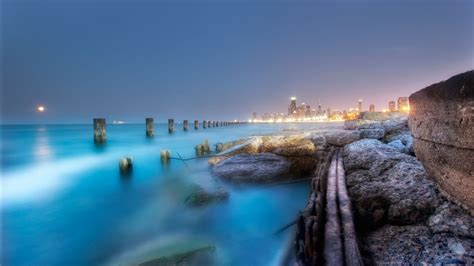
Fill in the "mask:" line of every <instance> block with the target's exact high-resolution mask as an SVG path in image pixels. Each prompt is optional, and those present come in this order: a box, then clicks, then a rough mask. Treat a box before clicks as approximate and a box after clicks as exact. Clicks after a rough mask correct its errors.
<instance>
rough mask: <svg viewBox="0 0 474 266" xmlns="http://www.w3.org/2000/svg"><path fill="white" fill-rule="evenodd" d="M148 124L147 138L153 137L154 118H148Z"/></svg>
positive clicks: (146, 121)
mask: <svg viewBox="0 0 474 266" xmlns="http://www.w3.org/2000/svg"><path fill="white" fill-rule="evenodd" d="M145 123H146V136H147V137H153V118H150V117H148V118H146V119H145Z"/></svg>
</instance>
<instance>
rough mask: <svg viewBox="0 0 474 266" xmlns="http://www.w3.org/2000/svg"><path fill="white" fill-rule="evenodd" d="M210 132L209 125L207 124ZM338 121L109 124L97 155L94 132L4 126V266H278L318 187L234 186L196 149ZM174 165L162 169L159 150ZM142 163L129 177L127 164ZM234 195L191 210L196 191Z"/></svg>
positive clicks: (88, 129)
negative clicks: (172, 258) (188, 254)
mask: <svg viewBox="0 0 474 266" xmlns="http://www.w3.org/2000/svg"><path fill="white" fill-rule="evenodd" d="M200 126H201V125H200ZM328 126H334V123H323V122H319V123H273V124H272V123H269V124H262V123H260V124H254V123H248V124H240V125H230V126H226V127H214V128H207V129H202V128H199V129H198V130H194V128H193V127H192V125H190V129H189V131H187V132H185V131H183V130H182V125H181V124H176V125H175V132H174V133H172V134H169V133H168V131H167V125H166V124H159V123H158V124H155V136H154V137H152V138H149V137H146V136H145V124H144V123H143V124H119V125H117V124H110V125H107V142H106V143H105V144H103V145H96V144H94V141H93V128H92V124H83V125H79V124H78V125H2V126H0V129H1V190H0V192H1V197H0V200H1V202H0V203H1V232H0V233H1V249H0V250H1V253H0V257H1V265H139V264H140V263H142V262H145V261H148V260H151V259H154V258H157V257H160V256H167V255H171V254H176V253H180V252H183V251H188V250H193V249H196V248H200V247H206V246H212V247H214V255H215V260H216V265H278V264H279V263H280V262H281V261H282V260H283V258H284V257H285V254H286V252H287V250H288V246H289V245H291V241H292V237H293V232H294V228H292V227H290V228H289V229H287V230H283V231H281V232H278V231H279V229H281V228H283V227H285V225H288V224H290V223H291V222H292V221H294V220H295V218H296V217H297V214H298V212H299V211H300V210H302V209H303V208H304V206H305V204H306V202H307V199H308V193H309V183H308V182H300V183H294V184H286V185H250V184H230V183H227V182H223V181H222V180H220V179H219V178H217V177H215V176H213V174H212V168H211V166H210V165H209V164H208V158H198V159H192V158H195V156H196V154H195V146H196V145H197V144H200V143H203V142H204V140H208V141H209V143H210V145H211V147H213V146H214V145H215V144H216V143H219V142H226V141H232V140H236V139H241V138H248V137H250V136H252V135H261V134H272V133H279V132H288V131H294V130H303V129H315V128H321V127H328ZM164 149H168V150H170V151H171V156H172V157H173V158H178V157H180V156H181V158H183V159H191V160H186V161H184V162H183V161H181V160H176V159H172V160H171V161H170V164H169V165H163V164H162V163H161V160H160V151H161V150H164ZM126 156H131V157H132V158H133V171H132V172H131V173H130V174H129V175H123V174H121V173H120V171H119V166H118V163H119V160H120V159H121V158H124V157H126ZM194 185H199V186H201V187H203V188H205V189H207V190H210V191H213V190H215V189H218V188H224V189H225V190H227V191H228V192H229V198H228V199H227V200H225V201H222V202H214V203H210V204H207V205H204V206H198V207H195V206H189V205H188V204H186V203H185V201H186V198H187V197H188V196H189V193H190V191H192V190H191V188H192V187H193V186H194Z"/></svg>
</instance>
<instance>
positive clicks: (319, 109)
mask: <svg viewBox="0 0 474 266" xmlns="http://www.w3.org/2000/svg"><path fill="white" fill-rule="evenodd" d="M322 114H323V111H322V110H321V103H320V102H319V101H318V115H322Z"/></svg>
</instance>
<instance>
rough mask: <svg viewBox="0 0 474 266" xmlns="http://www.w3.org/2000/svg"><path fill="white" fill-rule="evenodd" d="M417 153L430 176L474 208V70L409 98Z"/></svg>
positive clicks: (456, 197) (442, 187)
mask: <svg viewBox="0 0 474 266" xmlns="http://www.w3.org/2000/svg"><path fill="white" fill-rule="evenodd" d="M409 101H410V109H411V110H410V118H409V126H410V130H411V132H412V134H413V136H414V144H413V146H414V150H415V154H416V156H417V157H418V159H419V160H420V161H421V162H422V163H423V165H424V167H425V169H426V171H427V172H428V174H429V176H430V177H432V178H433V179H434V180H435V181H436V182H437V183H438V184H439V185H440V187H441V189H443V190H444V191H445V192H447V193H448V194H450V195H451V196H452V197H453V198H455V199H456V200H457V201H458V202H460V203H462V204H464V205H466V206H468V207H470V208H471V210H472V209H474V193H473V191H474V71H469V72H466V73H462V74H459V75H456V76H454V77H452V78H450V79H448V80H446V81H443V82H440V83H437V84H433V85H431V86H429V87H426V88H424V89H422V90H420V91H418V92H416V93H414V94H412V95H410V97H409Z"/></svg>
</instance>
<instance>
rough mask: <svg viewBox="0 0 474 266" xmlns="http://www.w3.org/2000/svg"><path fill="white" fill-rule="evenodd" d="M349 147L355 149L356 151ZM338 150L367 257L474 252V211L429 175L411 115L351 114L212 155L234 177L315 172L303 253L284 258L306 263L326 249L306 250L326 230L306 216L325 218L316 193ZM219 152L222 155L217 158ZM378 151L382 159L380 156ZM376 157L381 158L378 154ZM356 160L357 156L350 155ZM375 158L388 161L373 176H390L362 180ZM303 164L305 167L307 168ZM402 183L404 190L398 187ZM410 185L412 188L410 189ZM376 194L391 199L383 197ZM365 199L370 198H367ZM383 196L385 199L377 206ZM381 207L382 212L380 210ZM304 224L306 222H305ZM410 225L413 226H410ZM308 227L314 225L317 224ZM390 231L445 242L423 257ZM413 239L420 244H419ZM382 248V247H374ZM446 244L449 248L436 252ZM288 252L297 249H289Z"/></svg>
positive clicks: (266, 178)
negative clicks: (338, 122) (353, 117)
mask: <svg viewBox="0 0 474 266" xmlns="http://www.w3.org/2000/svg"><path fill="white" fill-rule="evenodd" d="M351 149H356V150H354V151H351ZM336 150H340V152H341V156H342V160H343V161H344V168H345V170H346V172H347V174H348V176H347V182H348V183H347V187H348V190H349V194H351V201H352V203H353V206H354V210H353V212H354V224H355V228H356V234H357V235H358V241H357V242H358V243H359V247H360V250H361V253H362V258H363V260H364V263H366V264H371V263H375V264H378V263H381V262H384V261H387V259H390V261H391V262H393V263H404V262H407V261H408V262H410V261H417V262H439V261H445V262H448V261H450V260H451V259H452V260H459V261H466V260H469V259H470V256H474V250H472V248H471V246H472V244H474V241H472V238H473V237H474V234H473V232H474V227H473V225H472V223H471V220H472V216H470V214H469V211H468V210H469V209H468V208H467V207H466V206H462V205H460V204H459V202H452V201H451V200H452V198H450V199H451V200H450V199H448V198H446V197H445V196H444V195H446V193H445V192H444V191H442V190H440V189H439V185H438V184H437V183H435V182H433V180H431V179H430V178H429V177H428V176H427V175H426V173H425V170H424V169H423V166H422V165H421V163H420V162H419V161H418V159H417V158H416V157H415V154H414V151H413V137H412V135H411V132H410V130H409V128H408V118H407V117H401V118H400V117H399V118H394V119H388V120H382V121H373V120H357V121H346V123H345V126H344V128H342V127H340V126H339V127H334V128H331V127H330V128H323V129H318V130H312V129H303V130H296V131H286V132H281V133H272V134H265V135H259V136H251V137H250V138H249V140H247V141H245V142H243V143H240V144H238V145H235V146H232V147H231V148H229V149H227V150H226V151H223V152H222V153H220V154H217V158H218V159H217V160H216V159H214V158H212V159H210V160H209V163H210V164H211V166H212V168H213V172H214V173H215V175H217V176H218V177H219V178H222V179H224V180H226V181H230V182H236V183H247V182H249V183H254V184H255V183H272V182H281V180H282V176H286V180H289V181H291V180H294V176H301V173H305V174H306V175H308V173H309V175H310V176H311V184H310V186H311V192H310V195H309V198H308V203H307V206H306V207H305V208H304V209H302V214H301V215H300V216H299V218H298V219H302V221H303V222H300V225H298V226H297V228H298V230H297V232H296V240H295V244H296V245H295V246H294V248H295V249H296V254H299V255H295V253H294V252H293V255H295V257H293V259H288V258H286V261H292V262H297V263H299V265H307V264H308V262H309V260H310V261H311V260H313V262H317V261H319V262H322V261H323V260H324V259H323V258H322V257H314V256H320V255H317V254H318V253H310V254H308V253H307V249H308V247H313V248H314V245H315V242H317V241H320V240H317V239H318V238H324V237H322V236H319V237H317V235H320V234H321V232H319V233H315V232H313V233H310V234H314V237H315V238H314V239H313V240H310V239H308V238H307V236H308V232H306V231H307V230H308V228H309V227H311V225H308V223H309V224H314V225H316V223H314V222H315V221H316V220H315V219H321V220H320V222H324V221H325V219H324V218H322V217H319V218H317V216H318V215H323V214H324V210H323V212H321V213H319V214H318V215H316V213H315V211H316V212H317V210H315V208H316V206H320V207H319V208H321V206H322V205H321V202H319V203H317V202H316V201H315V200H316V196H317V195H319V194H325V189H324V188H322V187H321V186H322V185H325V183H326V181H324V180H325V178H326V175H327V171H328V167H329V165H328V162H330V159H329V158H331V156H332V155H333V154H334V152H335V151H336ZM219 155H220V156H222V158H219ZM224 156H225V157H224ZM308 156H309V157H311V158H312V159H311V160H313V162H314V164H311V163H308V162H307V160H306V158H307V157H308ZM353 156H356V157H353ZM373 156H376V157H373ZM361 157H362V158H364V157H366V159H365V160H364V159H362V161H361V160H360V158H361ZM377 157H379V159H375V158H377ZM295 158H299V159H295ZM380 158H382V159H380ZM374 159H375V163H374V162H373V161H372V160H374ZM285 161H286V163H287V165H286V166H283V167H282V165H285ZM350 161H352V162H356V163H355V164H354V163H350ZM377 164H378V165H386V166H383V167H384V169H382V168H380V170H377V171H382V172H379V173H374V174H375V175H374V176H373V177H371V178H374V179H377V178H378V176H380V177H381V178H382V179H385V180H384V181H383V180H382V181H376V180H375V181H370V179H368V180H367V179H363V180H366V181H363V182H362V183H357V182H360V181H358V178H360V175H361V174H362V175H364V174H367V173H366V172H367V171H372V170H366V169H371V168H373V167H376V168H377V167H380V166H374V165H377ZM351 165H352V166H351ZM354 167H355V168H354ZM358 167H362V168H358ZM387 167H388V168H387ZM245 168H249V169H251V170H250V171H245V170H244V171H243V170H242V169H245ZM294 169H298V170H299V172H298V173H297V174H295V173H294V171H295V170H294ZM302 169H304V171H301V170H302ZM308 169H310V170H308ZM357 169H361V170H357ZM361 171H362V172H361ZM373 171H375V170H373ZM387 172H388V173H390V177H388V176H387V178H388V179H387V178H384V177H383V176H384V175H386V173H387ZM246 175H251V177H250V178H249V177H248V176H247V177H245V176H246ZM413 175H414V176H416V177H414V178H415V179H410V180H413V181H410V184H408V185H403V182H404V181H401V180H404V178H412V177H411V176H413ZM390 179H394V180H396V181H393V182H395V183H393V182H392V181H390ZM415 180H418V181H415ZM354 182H356V183H354ZM374 182H375V183H374ZM380 182H382V183H380ZM398 183H400V184H401V185H399V184H398ZM376 184H378V185H376ZM374 185H376V186H378V189H376V191H373V190H371V187H372V186H374ZM399 189H402V190H404V191H405V192H404V191H401V192H400V191H398V190H399ZM358 191H360V192H358ZM370 191H372V192H370ZM380 191H381V192H380ZM407 191H411V193H408V192H407ZM361 193H362V194H361ZM400 193H401V194H402V195H405V196H402V198H400V195H398V194H400ZM407 193H408V194H407ZM426 193H429V194H428V195H429V196H428V198H426V199H423V197H424V196H421V195H425V194H426ZM397 195H398V196H397ZM414 196H416V197H414ZM373 197H376V198H380V197H382V198H385V199H383V200H382V201H381V202H380V201H379V200H376V198H373ZM417 197H418V198H417ZM404 198H406V199H410V201H408V202H403V201H404V200H405V199H404ZM411 199H413V201H411ZM405 201H406V200H405ZM417 201H418V202H417ZM366 204H369V205H367V206H366ZM374 204H375V205H374ZM378 204H382V205H380V206H379V207H375V206H377V205H378ZM426 204H428V205H426ZM394 206H395V207H394ZM459 206H461V207H459ZM374 207H375V208H374ZM316 209H317V208H316ZM362 210H364V211H365V212H367V211H368V212H369V213H368V214H365V215H362V216H361V214H360V212H361V211H362ZM395 210H397V211H395ZM440 213H441V214H440ZM446 213H448V214H446ZM453 213H454V214H453ZM315 215H316V216H315ZM367 215H368V216H367ZM380 215H381V217H378V216H380ZM439 215H451V216H452V215H455V217H456V219H457V220H456V221H458V223H459V221H461V224H454V225H453V224H451V225H449V226H448V227H447V228H446V223H447V221H445V219H441V220H440V219H438V218H436V217H438V216H439ZM371 219H372V222H369V226H366V225H363V224H364V223H367V222H368V221H370V220H371ZM433 220H436V221H433ZM429 221H431V224H429V223H430V222H429ZM466 223H467V224H466ZM302 225H304V226H303V227H302ZM308 226H309V227H308ZM414 226H415V227H414ZM457 227H459V228H464V229H465V230H462V229H461V231H460V230H459V229H456V228H457ZM466 227H467V229H466ZM305 228H306V229H305ZM415 228H416V230H415ZM438 228H443V230H442V231H439V230H440V229H438ZM387 230H388V231H387ZM406 230H415V231H413V232H412V233H409V234H407V233H406ZM436 230H438V231H436ZM450 230H451V231H450ZM305 232H306V233H305ZM309 232H312V230H310V231H309ZM382 232H384V233H382ZM418 232H421V233H418ZM385 234H389V235H391V236H392V237H393V238H394V239H397V238H398V239H404V241H406V242H407V243H411V242H410V241H412V237H413V236H415V237H418V238H420V237H421V238H422V239H423V238H426V237H427V239H431V238H436V239H438V238H439V237H441V236H442V238H441V239H438V240H436V241H442V243H444V242H446V243H445V244H446V246H445V247H438V246H436V247H428V250H426V252H428V255H426V254H425V255H424V257H423V256H422V257H419V258H418V257H417V256H418V255H416V254H414V253H413V252H412V251H409V250H408V251H407V250H406V248H407V246H406V245H403V244H400V243H398V240H397V243H395V242H393V241H389V239H384V236H385ZM382 239H383V241H382ZM374 241H375V242H374ZM425 242H426V243H425V244H426V245H427V246H430V245H432V242H430V241H429V240H426V241H425ZM448 242H449V243H451V244H449V243H448ZM380 243H384V244H380ZM452 243H455V244H452ZM317 245H320V247H319V248H320V249H321V248H322V246H324V244H321V243H320V244H317ZM409 245H411V244H409ZM449 245H451V246H449ZM453 245H455V246H457V247H462V250H464V251H463V252H462V254H460V251H459V250H461V248H459V250H456V249H454V248H452V246H453ZM410 247H411V248H415V247H414V246H410ZM450 247H451V248H450ZM292 248H293V247H292ZM409 249H410V248H409ZM453 249H454V251H453ZM376 250H377V252H375V251H376ZM394 250H397V252H394ZM404 250H405V251H404ZM374 252H375V253H374ZM440 252H441V253H442V254H444V255H441V256H437V255H435V254H437V253H440ZM456 252H457V253H456ZM415 253H416V252H415ZM288 254H291V252H289V253H288ZM400 254H404V256H405V258H406V259H405V260H400V259H399V257H397V256H399V255H400ZM413 256H415V257H413ZM430 256H431V257H430ZM433 256H434V257H433ZM407 259H408V260H407ZM452 260H451V261H452ZM309 264H311V263H309Z"/></svg>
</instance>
